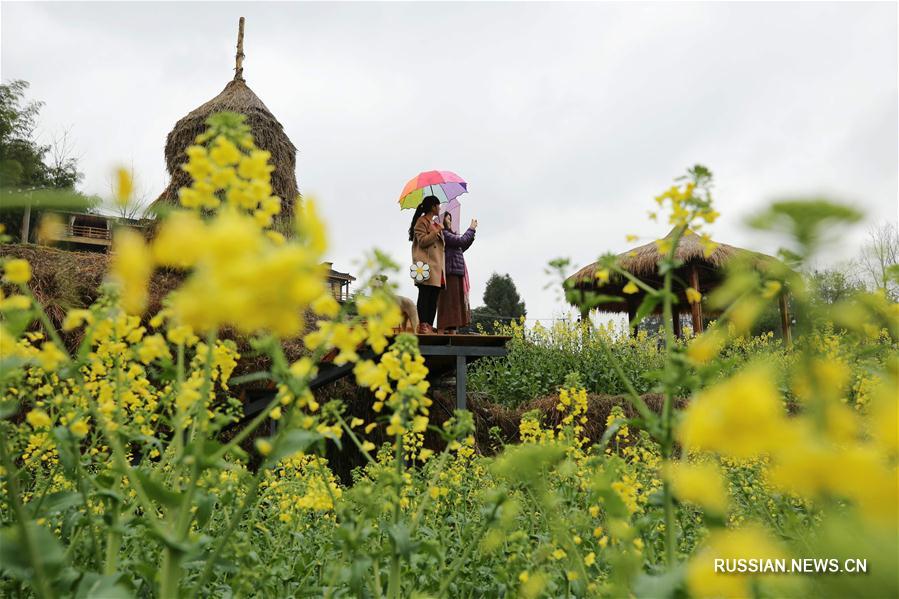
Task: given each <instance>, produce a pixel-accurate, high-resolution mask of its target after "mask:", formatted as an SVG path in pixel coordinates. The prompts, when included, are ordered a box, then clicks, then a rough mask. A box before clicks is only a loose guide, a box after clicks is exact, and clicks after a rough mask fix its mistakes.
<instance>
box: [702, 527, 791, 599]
mask: <svg viewBox="0 0 899 599" xmlns="http://www.w3.org/2000/svg"><path fill="white" fill-rule="evenodd" d="M786 557H787V556H786V555H785V553H784V552H783V550H782V549H781V548H780V547H779V546H778V545H776V544H775V543H774V541H772V540H771V538H770V537H769V536H768V534H767V533H766V532H765V531H764V530H762V529H761V528H756V527H747V528H741V529H736V530H720V531H716V532H713V533H712V534H711V535H710V536H709V538H708V540H707V541H706V542H705V543H704V545H703V546H702V547H701V548H700V549H699V550H698V551H697V552H696V553H695V554H694V555H693V558H692V559H691V560H690V562H689V563H688V564H687V587H688V588H689V590H690V595H691V596H692V597H697V598H705V597H709V598H711V597H750V596H752V595H753V593H752V592H751V589H750V581H751V579H752V575H751V574H741V573H735V572H716V571H715V560H716V559H724V560H738V559H750V558H753V559H778V558H786Z"/></svg>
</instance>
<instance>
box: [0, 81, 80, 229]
mask: <svg viewBox="0 0 899 599" xmlns="http://www.w3.org/2000/svg"><path fill="white" fill-rule="evenodd" d="M27 89H28V82H27V81H22V80H18V79H17V80H13V81H10V82H8V83H4V84H0V189H4V190H7V191H9V190H15V191H24V192H27V191H35V190H40V189H61V190H71V191H73V192H74V191H75V185H76V184H77V183H78V182H79V181H80V180H81V178H82V174H81V173H80V172H79V171H78V161H77V159H76V158H75V157H73V156H72V146H71V145H70V141H69V137H68V132H65V133H63V135H61V136H60V137H58V138H57V139H55V140H54V141H53V143H52V144H49V145H41V144H39V143H38V142H37V141H36V140H35V135H34V133H35V129H36V128H37V123H38V117H39V116H40V112H41V107H42V106H43V103H42V102H39V101H36V100H27V99H26V97H25V91H26V90H27ZM78 196H79V197H78V198H77V199H78V200H80V201H78V202H73V203H74V204H79V203H80V204H91V203H96V201H95V199H93V198H86V197H84V196H81V195H80V194H78ZM73 199H74V198H73ZM39 211H40V207H39V206H35V207H34V209H33V210H31V212H30V214H29V218H30V220H31V223H36V222H37V221H38V218H39ZM24 214H25V209H22V208H18V209H12V210H3V211H2V212H0V222H2V223H3V224H4V225H6V229H7V232H8V233H10V234H12V235H17V234H18V233H19V230H20V225H21V223H22V219H23V216H24ZM31 229H32V230H33V229H34V227H33V226H32V227H31Z"/></svg>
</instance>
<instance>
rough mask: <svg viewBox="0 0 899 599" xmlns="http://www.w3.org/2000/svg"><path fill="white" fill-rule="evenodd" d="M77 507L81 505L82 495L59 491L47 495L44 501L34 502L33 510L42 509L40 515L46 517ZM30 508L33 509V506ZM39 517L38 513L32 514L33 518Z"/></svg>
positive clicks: (30, 505)
mask: <svg viewBox="0 0 899 599" xmlns="http://www.w3.org/2000/svg"><path fill="white" fill-rule="evenodd" d="M76 505H81V495H80V494H79V493H76V492H75V491H59V492H57V493H51V494H50V495H47V496H46V497H44V499H43V501H36V502H34V503H33V509H35V510H37V508H40V510H39V511H40V513H42V514H44V515H47V514H58V513H61V512H64V511H66V510H67V509H69V508H70V507H74V506H76ZM29 507H32V504H29ZM37 515H38V512H37V511H35V512H34V513H33V514H32V516H33V517H37Z"/></svg>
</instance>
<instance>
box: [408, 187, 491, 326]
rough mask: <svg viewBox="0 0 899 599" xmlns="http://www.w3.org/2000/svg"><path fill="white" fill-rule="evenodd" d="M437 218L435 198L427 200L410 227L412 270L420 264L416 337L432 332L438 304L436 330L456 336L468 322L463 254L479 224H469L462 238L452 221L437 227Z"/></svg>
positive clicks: (469, 319) (438, 206)
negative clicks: (459, 328) (460, 328)
mask: <svg viewBox="0 0 899 599" xmlns="http://www.w3.org/2000/svg"><path fill="white" fill-rule="evenodd" d="M439 214H440V201H439V200H438V199H437V198H436V197H434V196H427V197H426V198H424V199H423V200H422V202H421V204H419V205H418V207H417V208H416V209H415V214H414V215H413V216H412V224H411V225H410V226H409V241H411V242H412V263H413V267H415V265H417V264H421V266H420V267H419V268H418V276H416V277H415V286H416V287H418V303H417V305H416V307H417V308H418V320H419V325H418V333H425V334H426V333H434V332H435V330H434V317H435V316H436V315H437V309H438V303H439V304H440V320H439V321H438V326H439V327H440V328H441V329H442V330H444V331H445V332H455V330H456V329H457V328H458V327H462V326H466V325H468V324H469V323H470V322H471V312H470V310H469V309H468V293H467V292H468V289H467V284H466V283H467V277H466V270H465V259H464V257H463V256H462V252H464V251H465V250H467V249H468V247H469V246H471V244H472V242H473V241H474V231H475V228H477V225H478V223H477V221H476V220H472V221H471V227H469V229H468V231H466V232H465V234H464V235H456V234H455V233H453V231H452V218H449V219H444V222H443V223H440V222H437V220H436V219H437V217H438V215H439ZM447 224H449V226H447ZM444 295H445V296H446V297H445V298H444V297H443V296H444Z"/></svg>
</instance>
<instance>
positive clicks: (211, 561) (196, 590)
mask: <svg viewBox="0 0 899 599" xmlns="http://www.w3.org/2000/svg"><path fill="white" fill-rule="evenodd" d="M263 472H265V469H264V468H260V469H259V471H258V472H257V473H256V476H254V477H253V483H252V487H250V491H249V493H247V494H246V496H245V497H244V500H243V501H242V502H241V504H240V507H239V508H237V512H236V513H235V514H234V515H233V516H232V517H231V521H230V522H228V527H227V528H226V529H225V530H224V531H223V532H222V534H221V535H219V537H218V542H217V543H216V546H215V549H214V550H213V551H212V555H210V556H209V558H208V559H207V560H206V565H205V566H204V567H203V572H202V573H201V574H200V577H199V578H198V579H197V582H196V583H195V584H194V586H193V588H192V589H191V592H190V593H189V596H190V597H199V596H200V592H201V591H202V590H203V587H204V586H205V585H206V582H207V581H208V580H209V577H210V576H212V570H213V568H215V564H216V562H217V561H218V560H219V558H220V557H221V555H222V552H224V551H225V546H226V545H227V544H228V541H230V540H231V535H232V534H233V533H234V530H235V529H236V528H237V525H238V524H239V523H240V522H241V520H243V515H244V514H245V513H246V511H247V510H248V509H249V507H250V505H251V504H253V503H255V501H256V497H257V496H258V494H259V483H260V481H261V480H262V473H263Z"/></svg>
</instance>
